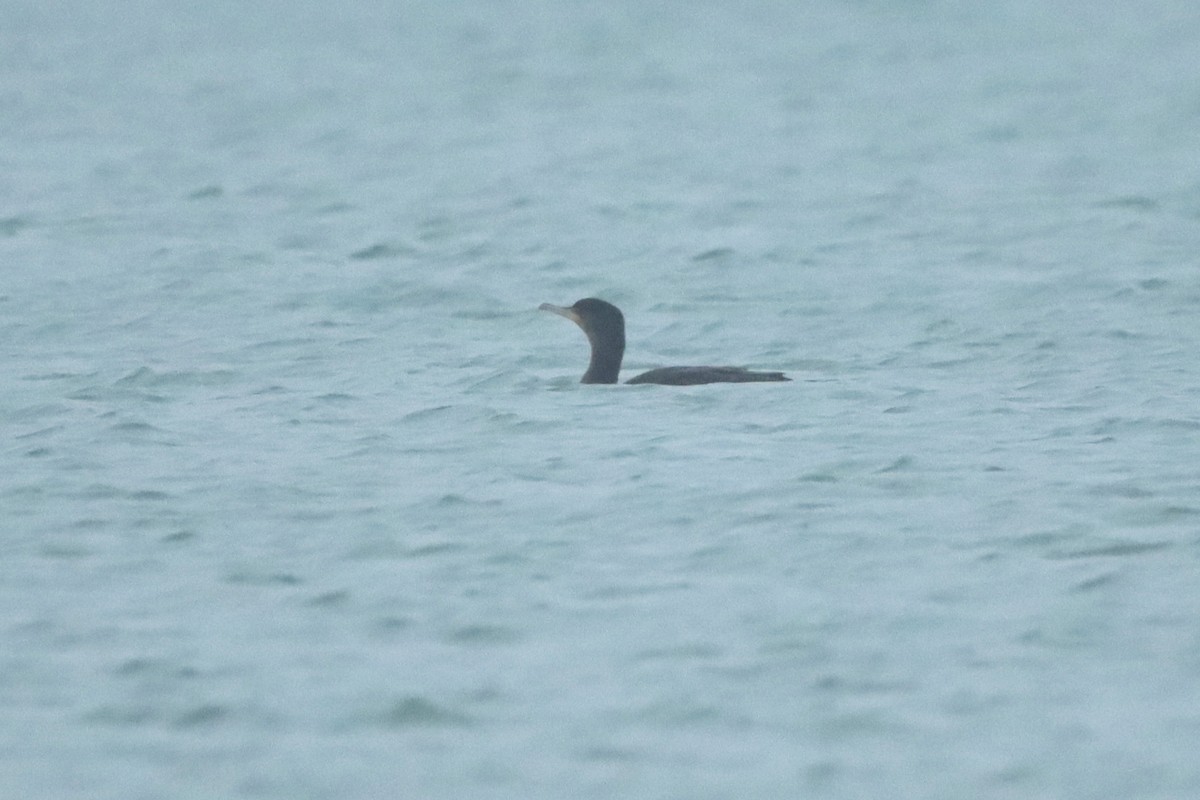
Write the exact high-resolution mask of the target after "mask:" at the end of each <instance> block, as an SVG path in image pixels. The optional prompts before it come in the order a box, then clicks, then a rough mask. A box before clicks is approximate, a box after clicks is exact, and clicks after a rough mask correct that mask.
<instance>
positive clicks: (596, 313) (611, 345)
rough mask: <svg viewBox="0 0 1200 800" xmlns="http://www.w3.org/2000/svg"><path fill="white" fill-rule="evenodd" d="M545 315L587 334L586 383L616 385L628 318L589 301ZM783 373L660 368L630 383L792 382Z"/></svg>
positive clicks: (610, 307)
mask: <svg viewBox="0 0 1200 800" xmlns="http://www.w3.org/2000/svg"><path fill="white" fill-rule="evenodd" d="M538 308H539V309H540V310H542V311H553V312H554V313H555V314H558V315H559V316H563V317H566V318H567V319H569V320H571V321H572V322H574V323H575V324H576V325H578V326H579V327H581V328H583V332H584V333H586V334H587V338H588V343H589V344H591V346H592V360H591V362H590V363H589V364H588V369H587V372H585V373H583V381H582V383H616V382H617V373H619V372H620V371H621V358H622V356H624V355H625V315H624V314H622V313H621V309H619V308H617V307H616V306H614V305H613V304H612V303H606V302H605V301H603V300H597V299H596V298H594V297H585V298H584V299H583V300H580V301H578V302H576V303H575V305H573V306H571V307H570V308H565V307H563V306H556V305H553V304H551V303H542V304H541V305H540V306H538ZM789 380H791V378H788V377H787V376H785V375H784V374H783V373H782V372H751V371H750V370H748V369H745V368H743V367H659V368H658V369H652V370H650V371H649V372H643V373H642V374H641V375H638V376H637V377H636V378H630V379H629V380H628V381H626V383H660V384H666V385H669V386H694V385H696V384H699V383H751V382H756V381H789Z"/></svg>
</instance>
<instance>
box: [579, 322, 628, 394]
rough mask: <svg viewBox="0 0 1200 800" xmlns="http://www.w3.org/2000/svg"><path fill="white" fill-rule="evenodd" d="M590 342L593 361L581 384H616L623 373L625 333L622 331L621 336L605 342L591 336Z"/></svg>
mask: <svg viewBox="0 0 1200 800" xmlns="http://www.w3.org/2000/svg"><path fill="white" fill-rule="evenodd" d="M588 340H589V341H590V342H591V345H592V360H591V362H590V363H589V364H588V369H587V372H585V373H584V374H583V380H582V381H581V383H616V382H617V376H618V375H619V374H620V372H621V358H622V357H623V356H624V355H625V333H624V332H623V331H622V332H621V335H620V336H618V337H613V338H610V339H607V340H605V341H597V340H596V339H593V338H592V337H591V336H589V337H588Z"/></svg>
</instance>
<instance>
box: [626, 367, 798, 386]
mask: <svg viewBox="0 0 1200 800" xmlns="http://www.w3.org/2000/svg"><path fill="white" fill-rule="evenodd" d="M789 380H791V378H789V377H787V376H786V375H784V374H783V373H782V372H754V371H752V370H748V369H746V368H745V367H659V368H658V369H652V370H650V371H649V372H643V373H642V374H641V375H638V376H637V377H636V378H630V379H629V380H627V381H626V383H657V384H661V385H664V386H697V385H699V384H702V383H758V382H761V381H789Z"/></svg>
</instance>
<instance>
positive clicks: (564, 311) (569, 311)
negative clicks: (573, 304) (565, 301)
mask: <svg viewBox="0 0 1200 800" xmlns="http://www.w3.org/2000/svg"><path fill="white" fill-rule="evenodd" d="M538 311H549V312H551V313H553V314H558V315H559V316H560V317H566V318H567V319H569V320H571V322H574V323H575V324H576V325H583V320H581V319H580V318H579V314H577V313H575V309H573V308H565V307H564V306H556V305H554V304H553V303H542V304H541V305H540V306H538Z"/></svg>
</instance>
